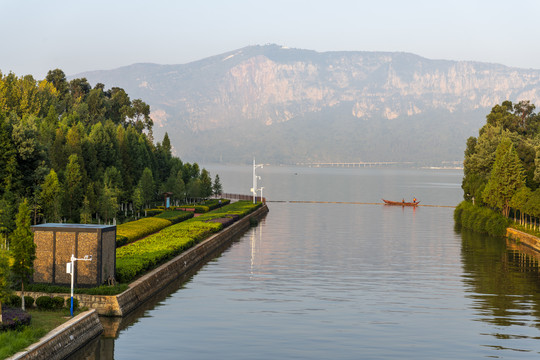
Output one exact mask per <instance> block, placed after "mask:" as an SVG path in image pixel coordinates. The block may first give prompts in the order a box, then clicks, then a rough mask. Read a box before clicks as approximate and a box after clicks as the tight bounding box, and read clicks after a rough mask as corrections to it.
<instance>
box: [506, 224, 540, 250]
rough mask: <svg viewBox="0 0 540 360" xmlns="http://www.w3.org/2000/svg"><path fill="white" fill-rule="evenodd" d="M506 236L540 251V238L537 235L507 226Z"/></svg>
mask: <svg viewBox="0 0 540 360" xmlns="http://www.w3.org/2000/svg"><path fill="white" fill-rule="evenodd" d="M506 237H507V238H509V239H512V240H514V241H519V242H520V243H521V244H523V245H526V246H528V247H530V248H531V249H533V250H535V251H540V239H539V238H537V237H536V236H533V235H530V234H527V233H524V232H523V231H519V230H516V229H512V228H507V229H506Z"/></svg>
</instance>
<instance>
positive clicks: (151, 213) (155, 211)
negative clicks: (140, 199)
mask: <svg viewBox="0 0 540 360" xmlns="http://www.w3.org/2000/svg"><path fill="white" fill-rule="evenodd" d="M164 210H165V208H163V209H144V211H145V213H146V216H148V217H150V216H156V215H158V214H161V213H162V212H163V211H164Z"/></svg>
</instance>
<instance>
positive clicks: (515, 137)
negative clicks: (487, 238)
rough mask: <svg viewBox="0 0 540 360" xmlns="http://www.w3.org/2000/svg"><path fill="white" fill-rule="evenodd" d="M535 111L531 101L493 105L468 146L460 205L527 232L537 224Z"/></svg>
mask: <svg viewBox="0 0 540 360" xmlns="http://www.w3.org/2000/svg"><path fill="white" fill-rule="evenodd" d="M534 109H535V106H534V105H533V104H531V103H530V102H529V101H520V102H519V103H516V104H513V103H512V102H510V101H504V102H503V103H502V104H500V105H495V106H494V107H493V108H492V110H491V112H490V113H489V114H488V115H487V116H486V124H485V125H484V126H483V127H482V128H481V129H480V131H479V136H478V138H475V137H470V138H469V139H468V140H467V147H466V150H465V159H464V162H463V165H464V170H463V173H464V177H463V183H462V188H463V196H464V199H465V200H467V201H471V202H473V203H474V204H475V205H477V206H484V207H489V208H491V209H496V210H498V211H499V212H500V213H501V214H502V215H503V216H504V217H506V218H510V217H513V218H514V220H515V221H518V220H519V223H520V224H521V225H524V226H526V227H530V225H531V224H533V226H534V227H536V224H537V221H538V219H539V218H540V142H539V139H540V115H539V114H536V113H534ZM512 213H513V216H512ZM518 213H519V217H518Z"/></svg>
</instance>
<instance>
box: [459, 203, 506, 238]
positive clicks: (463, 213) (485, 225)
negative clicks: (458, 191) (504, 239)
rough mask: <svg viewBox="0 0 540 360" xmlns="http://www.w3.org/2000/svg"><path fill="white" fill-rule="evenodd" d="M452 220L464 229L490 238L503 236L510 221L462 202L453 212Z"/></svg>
mask: <svg viewBox="0 0 540 360" xmlns="http://www.w3.org/2000/svg"><path fill="white" fill-rule="evenodd" d="M454 220H455V222H456V223H457V224H458V225H461V226H463V227H464V228H467V229H471V230H474V231H476V232H480V233H487V234H489V235H492V236H505V235H506V228H507V227H508V226H509V224H510V220H508V219H507V218H505V217H504V216H502V215H501V214H499V213H498V212H495V211H493V210H491V209H489V208H486V207H483V206H475V205H472V203H470V202H467V201H463V202H461V203H460V204H459V205H458V206H457V207H456V209H455V210H454Z"/></svg>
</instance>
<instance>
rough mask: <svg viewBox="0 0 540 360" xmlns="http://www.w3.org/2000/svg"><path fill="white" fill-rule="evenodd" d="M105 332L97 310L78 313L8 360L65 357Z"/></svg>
mask: <svg viewBox="0 0 540 360" xmlns="http://www.w3.org/2000/svg"><path fill="white" fill-rule="evenodd" d="M102 332H103V326H102V325H101V322H100V321H99V316H98V314H97V311H96V310H89V311H86V312H84V313H82V314H79V315H77V316H76V317H74V318H73V319H71V320H69V321H68V322H66V323H64V324H62V325H60V326H59V327H57V328H56V329H54V330H52V331H51V332H49V333H48V334H47V335H45V336H44V337H43V338H41V340H40V341H39V342H37V343H35V344H33V345H31V346H29V347H28V348H27V349H26V350H25V351H21V352H19V353H17V354H15V355H13V356H12V357H9V358H8V360H23V359H24V360H41V359H47V360H56V359H59V360H60V359H64V358H66V357H67V356H69V355H70V354H71V353H73V352H74V351H75V350H77V349H79V348H80V347H82V346H83V345H85V344H86V343H88V342H89V341H90V340H92V339H93V338H95V337H97V336H98V335H99V334H101V333H102Z"/></svg>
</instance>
